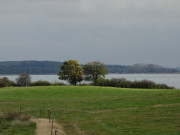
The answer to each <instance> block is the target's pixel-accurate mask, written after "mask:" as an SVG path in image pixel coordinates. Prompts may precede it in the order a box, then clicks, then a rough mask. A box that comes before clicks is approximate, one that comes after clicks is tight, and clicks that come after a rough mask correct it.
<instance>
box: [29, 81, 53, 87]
mask: <svg viewBox="0 0 180 135" xmlns="http://www.w3.org/2000/svg"><path fill="white" fill-rule="evenodd" d="M50 85H51V83H50V82H48V81H42V80H39V81H36V82H33V83H31V86H50Z"/></svg>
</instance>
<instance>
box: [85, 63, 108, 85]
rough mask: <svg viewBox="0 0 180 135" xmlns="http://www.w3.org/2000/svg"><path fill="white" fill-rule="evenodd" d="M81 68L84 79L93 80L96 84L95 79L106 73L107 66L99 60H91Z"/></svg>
mask: <svg viewBox="0 0 180 135" xmlns="http://www.w3.org/2000/svg"><path fill="white" fill-rule="evenodd" d="M83 70H84V79H85V80H86V81H93V82H94V84H95V85H97V80H98V79H99V78H103V77H105V75H106V74H107V73H108V69H107V67H106V66H105V65H104V64H103V63H101V62H99V61H93V62H89V63H87V64H85V65H84V66H83Z"/></svg>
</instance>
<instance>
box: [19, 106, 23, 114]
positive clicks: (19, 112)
mask: <svg viewBox="0 0 180 135" xmlns="http://www.w3.org/2000/svg"><path fill="white" fill-rule="evenodd" d="M21 109H22V107H20V110H19V113H20V115H21Z"/></svg>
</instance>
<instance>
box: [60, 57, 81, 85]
mask: <svg viewBox="0 0 180 135" xmlns="http://www.w3.org/2000/svg"><path fill="white" fill-rule="evenodd" d="M58 76H59V79H60V80H67V81H68V82H69V83H70V84H72V85H76V84H77V83H78V82H81V81H82V80H83V69H82V67H81V65H80V64H79V62H78V61H77V60H68V61H65V62H64V63H63V64H62V66H61V67H60V72H59V73H58Z"/></svg>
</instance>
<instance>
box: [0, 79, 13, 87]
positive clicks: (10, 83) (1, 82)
mask: <svg viewBox="0 0 180 135" xmlns="http://www.w3.org/2000/svg"><path fill="white" fill-rule="evenodd" d="M6 86H15V82H13V81H11V80H9V79H8V78H7V77H3V78H0V87H6Z"/></svg>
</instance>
